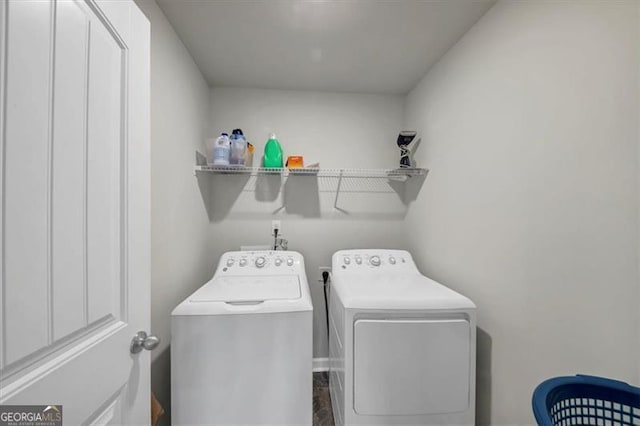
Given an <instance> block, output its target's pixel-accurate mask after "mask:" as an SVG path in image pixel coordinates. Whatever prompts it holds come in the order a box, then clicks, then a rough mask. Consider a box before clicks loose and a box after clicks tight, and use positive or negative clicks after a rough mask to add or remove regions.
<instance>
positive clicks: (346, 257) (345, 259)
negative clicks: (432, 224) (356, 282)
mask: <svg viewBox="0 0 640 426" xmlns="http://www.w3.org/2000/svg"><path fill="white" fill-rule="evenodd" d="M342 261H343V262H344V264H345V265H348V264H350V263H351V259H349V256H345V257H344V258H343V259H342Z"/></svg>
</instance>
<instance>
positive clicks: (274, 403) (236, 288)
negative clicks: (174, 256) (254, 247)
mask: <svg viewBox="0 0 640 426" xmlns="http://www.w3.org/2000/svg"><path fill="white" fill-rule="evenodd" d="M312 322H313V307H312V304H311V296H310V293H309V285H308V283H307V278H306V274H305V267H304V259H303V257H302V256H301V255H300V254H299V253H296V252H293V251H256V252H229V253H225V254H224V255H223V256H222V257H221V258H220V262H219V264H218V268H217V269H216V272H215V274H214V276H213V278H212V279H211V280H210V281H209V282H207V283H206V284H205V285H203V286H202V287H201V288H200V289H199V290H197V291H196V292H195V293H193V294H192V295H191V296H189V297H188V298H187V299H186V300H185V301H183V302H182V303H180V304H179V305H178V306H177V307H176V308H175V309H174V311H173V313H172V314H171V410H172V424H174V425H225V426H229V425H296V426H297V425H311V422H312V386H313V385H312V381H313V373H312V369H313V367H312V364H313V354H312V345H313V341H312V329H313V323H312Z"/></svg>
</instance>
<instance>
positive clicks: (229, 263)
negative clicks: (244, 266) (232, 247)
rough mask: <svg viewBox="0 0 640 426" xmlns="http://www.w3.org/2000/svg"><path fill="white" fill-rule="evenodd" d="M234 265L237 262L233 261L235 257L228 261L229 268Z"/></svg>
mask: <svg viewBox="0 0 640 426" xmlns="http://www.w3.org/2000/svg"><path fill="white" fill-rule="evenodd" d="M234 263H235V260H234V259H233V257H230V258H229V259H227V266H233V264H234Z"/></svg>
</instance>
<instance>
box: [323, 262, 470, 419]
mask: <svg viewBox="0 0 640 426" xmlns="http://www.w3.org/2000/svg"><path fill="white" fill-rule="evenodd" d="M329 318H330V325H329V334H330V336H329V355H330V374H329V390H330V392H331V402H332V405H333V414H334V418H335V423H336V425H416V424H418V425H444V424H446V425H473V424H474V421H475V365H476V307H475V305H474V304H473V302H471V300H469V299H468V298H466V297H464V296H462V295H460V294H458V293H456V292H454V291H453V290H451V289H449V288H447V287H445V286H443V285H441V284H438V283H437V282H435V281H433V280H430V279H429V278H427V277H425V276H423V275H422V274H420V272H419V271H418V269H417V267H416V265H415V263H414V261H413V259H412V257H411V255H410V254H409V253H408V252H406V251H402V250H344V251H339V252H337V253H335V254H334V255H333V261H332V279H331V295H330V303H329Z"/></svg>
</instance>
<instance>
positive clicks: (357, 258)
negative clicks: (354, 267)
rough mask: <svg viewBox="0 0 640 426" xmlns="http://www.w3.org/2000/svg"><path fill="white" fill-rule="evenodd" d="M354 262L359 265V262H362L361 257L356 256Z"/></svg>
mask: <svg viewBox="0 0 640 426" xmlns="http://www.w3.org/2000/svg"><path fill="white" fill-rule="evenodd" d="M356 263H357V264H358V265H361V264H362V258H361V257H360V256H356Z"/></svg>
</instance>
